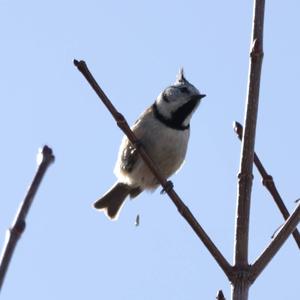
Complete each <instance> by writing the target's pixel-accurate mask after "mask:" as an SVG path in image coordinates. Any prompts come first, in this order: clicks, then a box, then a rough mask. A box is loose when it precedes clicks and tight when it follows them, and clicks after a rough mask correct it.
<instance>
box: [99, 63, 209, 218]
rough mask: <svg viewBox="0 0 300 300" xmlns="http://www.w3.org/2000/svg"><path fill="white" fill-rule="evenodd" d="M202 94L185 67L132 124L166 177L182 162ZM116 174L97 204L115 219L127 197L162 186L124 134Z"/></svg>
mask: <svg viewBox="0 0 300 300" xmlns="http://www.w3.org/2000/svg"><path fill="white" fill-rule="evenodd" d="M203 97H205V95H203V94H201V93H200V92H199V91H198V89H197V88H196V87H194V86H193V85H192V84H190V83H189V82H188V81H187V80H186V79H185V77H184V74H183V69H181V70H180V72H179V74H178V75H177V79H176V81H175V83H174V84H173V85H171V86H169V87H167V88H166V89H165V90H164V91H163V92H161V93H160V94H159V96H158V97H157V99H156V101H155V102H154V104H153V105H152V106H150V107H149V108H148V109H147V110H146V111H145V112H143V113H142V115H141V116H140V117H139V118H138V120H137V121H136V122H135V124H134V125H133V126H132V127H131V129H132V131H133V132H134V134H135V135H136V137H137V138H138V140H139V142H140V143H141V144H142V145H143V147H144V148H145V150H146V152H147V153H148V154H149V156H150V157H151V158H152V160H153V161H154V163H155V165H156V166H157V167H158V168H159V170H160V171H161V173H162V175H163V176H164V177H166V178H168V177H170V176H171V175H172V174H174V173H175V172H176V171H177V170H178V169H179V168H180V166H181V165H182V163H183V161H184V158H185V154H186V151H187V145H188V140H189V135H190V120H191V117H192V114H193V113H194V111H195V110H196V108H197V107H198V105H199V103H200V101H201V99H202V98H203ZM114 173H115V175H116V176H117V179H118V180H117V182H116V183H115V184H114V185H113V187H112V188H111V189H110V190H109V191H108V192H107V193H106V194H105V195H104V196H103V197H102V198H101V199H99V200H98V201H96V202H95V203H94V207H95V208H96V209H99V210H103V211H104V213H105V214H106V215H107V216H108V218H110V219H116V218H117V217H118V214H119V211H120V209H121V207H122V205H123V204H124V201H125V199H126V197H127V196H129V197H130V198H135V197H136V196H138V195H139V194H140V193H141V192H142V191H144V190H154V189H156V188H157V187H158V186H159V183H158V181H157V179H156V178H155V177H154V175H153V174H152V173H151V171H150V170H149V168H148V167H147V166H146V165H145V163H144V161H143V160H142V158H141V157H140V155H139V154H138V152H137V151H136V149H135V148H134V147H133V146H132V144H131V143H130V142H129V140H128V138H127V137H126V136H124V138H123V140H122V143H121V146H120V150H119V154H118V159H117V162H116V166H115V169H114Z"/></svg>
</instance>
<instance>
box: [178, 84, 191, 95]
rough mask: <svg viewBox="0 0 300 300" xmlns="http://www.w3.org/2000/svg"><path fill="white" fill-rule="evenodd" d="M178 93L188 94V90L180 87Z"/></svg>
mask: <svg viewBox="0 0 300 300" xmlns="http://www.w3.org/2000/svg"><path fill="white" fill-rule="evenodd" d="M180 91H181V92H182V93H185V94H188V93H189V90H188V88H187V87H185V86H184V87H181V88H180Z"/></svg>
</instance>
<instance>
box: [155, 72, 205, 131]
mask: <svg viewBox="0 0 300 300" xmlns="http://www.w3.org/2000/svg"><path fill="white" fill-rule="evenodd" d="M204 97H205V95H204V94H201V93H200V92H199V90H198V89H197V88H196V87H194V86H193V85H192V84H191V83H189V82H188V81H187V80H186V78H185V77H184V73H183V69H182V68H181V69H180V71H179V73H178V75H177V79H176V81H175V82H174V84H173V85H171V86H169V87H167V88H166V89H164V91H162V92H161V93H160V94H159V96H158V97H157V99H156V101H155V105H156V108H157V111H158V113H159V114H160V115H161V116H162V117H163V118H165V119H166V120H169V121H170V122H173V123H174V124H177V125H178V126H179V127H180V126H182V127H188V126H189V123H190V120H191V117H192V115H193V113H194V111H195V110H196V108H197V107H198V105H199V103H200V101H201V99H202V98H204Z"/></svg>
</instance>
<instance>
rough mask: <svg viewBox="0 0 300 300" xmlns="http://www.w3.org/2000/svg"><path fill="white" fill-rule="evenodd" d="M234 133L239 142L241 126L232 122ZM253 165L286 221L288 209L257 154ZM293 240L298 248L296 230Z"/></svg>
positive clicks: (299, 242) (298, 240)
mask: <svg viewBox="0 0 300 300" xmlns="http://www.w3.org/2000/svg"><path fill="white" fill-rule="evenodd" d="M234 131H235V133H236V134H237V136H238V138H239V139H240V140H241V139H242V135H243V126H242V125H241V124H240V123H239V122H234ZM254 164H255V166H256V167H257V169H258V171H259V173H260V175H261V177H262V183H263V185H264V186H265V187H266V189H267V190H268V191H269V192H270V194H271V195H272V196H273V199H274V201H275V203H276V204H277V207H278V208H279V210H280V212H281V214H282V215H283V217H284V219H285V220H287V219H288V218H289V216H290V213H289V211H288V209H287V208H286V206H285V204H284V202H283V200H282V198H281V196H280V194H279V192H278V190H277V188H276V185H275V183H274V180H273V177H272V176H271V175H269V174H268V173H267V171H266V169H265V168H264V166H263V164H262V163H261V161H260V159H259V158H258V156H257V154H256V153H255V152H254ZM293 236H294V239H295V241H296V243H297V245H298V247H299V248H300V234H299V231H298V229H297V228H296V229H295V230H294V232H293Z"/></svg>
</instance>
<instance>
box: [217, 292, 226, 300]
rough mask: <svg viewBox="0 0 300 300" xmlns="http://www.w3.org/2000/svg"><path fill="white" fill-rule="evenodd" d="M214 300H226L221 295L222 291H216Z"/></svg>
mask: <svg viewBox="0 0 300 300" xmlns="http://www.w3.org/2000/svg"><path fill="white" fill-rule="evenodd" d="M216 299H217V300H226V299H225V297H224V294H223V292H222V290H219V291H218V293H217V297H216Z"/></svg>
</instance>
